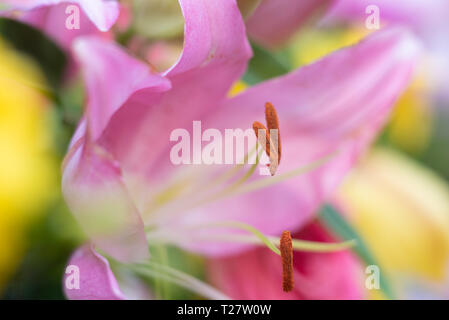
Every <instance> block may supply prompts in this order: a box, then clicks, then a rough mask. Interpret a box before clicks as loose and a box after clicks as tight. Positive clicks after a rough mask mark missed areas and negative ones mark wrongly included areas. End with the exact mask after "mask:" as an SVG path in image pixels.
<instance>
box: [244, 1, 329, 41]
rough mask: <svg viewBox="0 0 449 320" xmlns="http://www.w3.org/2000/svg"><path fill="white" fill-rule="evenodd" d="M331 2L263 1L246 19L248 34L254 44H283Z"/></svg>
mask: <svg viewBox="0 0 449 320" xmlns="http://www.w3.org/2000/svg"><path fill="white" fill-rule="evenodd" d="M330 2H331V0H293V1H292V0H263V1H262V3H261V4H260V5H259V6H258V7H257V8H256V10H255V11H254V13H253V14H252V15H251V16H250V17H249V18H248V20H247V22H246V26H247V28H248V33H249V35H250V36H251V38H253V39H254V40H255V41H256V42H258V43H260V44H261V45H264V46H266V47H277V46H280V45H281V44H282V43H284V42H285V41H286V40H288V38H289V37H290V36H291V35H292V34H293V33H294V32H295V31H297V30H298V28H299V27H300V26H301V25H303V24H304V23H305V22H307V21H308V20H309V19H310V18H312V17H313V16H316V15H317V14H318V13H319V12H320V11H322V10H323V11H324V8H325V7H326V6H327V5H328V4H329V3H330Z"/></svg>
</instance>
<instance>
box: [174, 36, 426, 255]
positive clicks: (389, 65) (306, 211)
mask: <svg viewBox="0 0 449 320" xmlns="http://www.w3.org/2000/svg"><path fill="white" fill-rule="evenodd" d="M417 54H418V48H417V44H416V42H415V40H414V38H412V37H411V36H410V35H409V34H408V33H406V32H404V31H403V30H398V29H396V30H387V31H384V32H379V33H376V34H374V35H373V36H371V37H369V38H368V39H366V40H365V41H363V42H361V43H360V44H358V45H356V46H354V47H349V48H346V49H343V50H340V51H338V52H335V53H333V54H331V55H329V56H327V57H325V58H324V59H322V60H320V61H318V62H317V63H315V64H312V65H310V66H306V67H304V68H301V69H299V70H297V71H294V72H292V73H290V74H288V75H286V76H283V77H280V78H277V79H273V80H270V81H267V82H265V83H262V84H260V85H257V86H255V87H252V88H250V89H248V90H247V91H245V92H244V93H242V94H241V95H239V96H237V97H235V98H233V99H231V100H230V101H229V102H228V103H226V104H225V105H224V106H222V107H221V108H220V109H219V112H217V114H214V115H213V116H211V117H210V118H208V119H206V120H207V121H203V123H204V127H212V128H217V129H219V130H220V131H222V132H223V130H224V128H243V129H247V128H249V127H250V126H251V124H252V122H253V121H255V120H258V121H260V120H263V117H264V115H263V112H264V103H265V102H266V101H271V102H272V103H273V104H274V106H275V107H276V109H277V111H278V115H279V119H280V131H281V140H282V146H283V148H282V149H283V155H282V161H281V163H280V166H279V169H278V173H277V174H282V173H285V172H288V171H290V170H293V169H295V168H299V167H301V166H304V165H307V164H309V163H312V162H313V161H316V160H318V159H320V158H322V157H324V156H326V155H329V154H331V153H333V152H335V151H338V154H336V155H335V156H334V158H332V159H331V160H330V161H329V162H327V163H326V164H325V165H323V166H321V167H320V168H318V169H316V170H314V171H312V172H309V173H307V174H304V175H301V176H299V177H296V178H293V179H290V180H288V181H286V182H282V183H278V184H276V185H274V186H271V187H268V188H265V189H262V190H259V191H255V192H252V193H251V194H246V195H242V196H239V197H234V198H231V199H225V200H222V201H219V202H215V203H212V204H211V205H209V206H206V207H203V208H200V209H195V210H194V211H193V212H190V213H188V214H183V215H182V217H179V218H178V220H177V221H173V222H172V224H173V225H174V226H177V225H195V224H197V223H198V222H201V223H203V224H205V223H208V222H212V223H215V222H217V221H223V220H224V221H229V220H237V221H243V222H246V223H249V224H251V225H253V226H255V227H256V228H258V229H259V230H261V231H262V232H264V233H266V234H278V235H279V234H280V233H281V232H282V231H283V230H286V229H288V230H292V231H294V230H298V229H299V228H301V227H302V226H303V225H304V223H306V222H307V221H308V220H309V219H310V218H312V216H313V214H314V213H315V212H316V210H317V209H318V208H319V206H320V205H321V204H322V203H323V202H324V201H326V200H327V199H328V198H329V197H330V196H331V195H332V193H333V191H334V190H335V189H336V188H337V187H338V185H339V183H340V182H341V181H342V179H343V177H344V176H345V174H346V173H347V172H348V171H349V170H350V169H351V168H352V167H353V166H354V165H355V163H356V161H357V159H358V158H359V157H360V155H361V154H362V153H363V151H364V150H365V149H366V147H367V146H368V144H369V143H370V142H371V141H372V140H373V138H374V137H375V135H376V134H377V132H379V130H380V128H381V126H382V125H383V124H384V123H385V121H386V119H387V117H388V115H389V112H390V110H391V108H392V107H393V105H394V102H395V100H396V98H397V97H398V96H399V94H400V93H401V92H402V91H403V90H404V89H405V88H406V87H407V85H408V83H409V81H410V78H411V76H412V70H413V67H414V64H415V61H416V59H417ZM256 176H257V173H256ZM257 178H259V179H269V177H260V176H258V177H254V179H257ZM216 232H217V230H216V229H214V228H210V229H209V230H207V229H205V230H203V231H202V232H196V233H195V234H194V235H192V236H191V239H192V242H193V239H194V238H195V236H199V235H201V236H202V237H203V239H207V237H208V236H210V238H211V239H213V237H214V234H215V233H216ZM184 245H185V246H186V247H187V248H190V249H193V250H196V251H201V252H204V253H208V254H216V255H222V254H227V253H228V254H229V253H233V252H236V251H238V250H241V249H242V248H245V246H243V245H241V244H234V243H226V244H223V243H219V242H218V243H217V241H215V242H214V241H212V240H209V241H203V242H197V243H184Z"/></svg>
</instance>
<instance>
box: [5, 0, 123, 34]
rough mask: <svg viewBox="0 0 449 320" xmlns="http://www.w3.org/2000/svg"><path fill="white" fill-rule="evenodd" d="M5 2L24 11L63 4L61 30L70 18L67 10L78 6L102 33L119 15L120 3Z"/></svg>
mask: <svg viewBox="0 0 449 320" xmlns="http://www.w3.org/2000/svg"><path fill="white" fill-rule="evenodd" d="M4 2H5V3H6V4H8V5H10V6H11V7H12V8H13V9H16V10H23V11H29V10H33V9H37V8H42V7H50V6H58V5H60V4H62V5H63V6H59V7H60V8H62V9H63V10H61V11H60V12H59V13H60V15H61V16H62V17H63V18H64V19H63V20H61V21H64V23H63V24H61V25H60V26H59V28H60V29H64V28H65V20H66V18H67V17H68V15H67V14H66V13H65V9H66V7H67V6H69V5H71V4H78V5H79V6H80V7H81V8H82V9H83V11H84V13H85V14H86V15H87V17H89V19H90V21H92V23H94V24H95V26H96V27H97V28H98V29H99V30H100V31H108V30H109V29H110V28H111V27H112V25H113V24H114V23H115V21H116V20H117V18H118V15H119V3H118V2H117V1H115V0H5V1H4Z"/></svg>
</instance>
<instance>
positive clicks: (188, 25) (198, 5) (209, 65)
mask: <svg viewBox="0 0 449 320" xmlns="http://www.w3.org/2000/svg"><path fill="white" fill-rule="evenodd" d="M180 5H181V8H182V12H183V14H184V17H185V27H184V29H185V30H184V34H185V35H184V49H183V52H182V55H181V57H180V59H179V60H178V62H177V63H176V64H175V65H174V66H173V67H172V68H171V69H170V70H168V71H167V72H166V73H165V74H164V76H165V77H166V78H167V79H169V80H170V82H171V84H172V88H171V90H169V91H167V92H166V93H165V94H163V95H162V96H161V100H160V101H159V102H158V103H152V107H145V104H146V105H147V106H148V102H147V101H148V100H149V99H148V97H146V96H145V95H144V94H137V95H135V97H133V99H129V100H128V101H127V103H125V105H124V106H123V108H122V110H120V113H118V114H117V115H116V116H115V117H113V119H111V125H110V128H109V130H107V132H105V135H104V139H103V143H104V144H105V145H107V148H108V150H111V152H112V153H113V154H114V156H115V157H116V158H117V159H118V160H119V161H120V162H121V164H122V166H123V167H124V168H125V167H126V168H127V169H128V170H133V171H139V172H138V174H141V173H142V171H143V170H146V171H149V170H150V169H149V168H150V166H151V165H152V164H154V161H155V160H156V159H159V158H160V157H165V155H166V151H167V148H168V146H167V141H170V140H169V138H170V132H171V131H172V130H174V129H176V128H183V127H190V126H191V123H192V120H196V119H200V118H201V117H203V115H204V114H206V113H210V112H214V111H215V110H216V108H217V107H218V106H219V105H220V103H221V102H222V101H223V100H224V99H225V97H226V94H227V92H228V90H229V88H230V87H231V85H232V84H233V83H234V82H235V81H236V80H237V79H239V78H240V76H241V75H242V74H243V72H244V70H245V68H246V66H247V62H248V59H249V58H250V56H251V49H250V47H249V44H248V41H247V38H246V33H245V26H244V24H243V21H242V17H241V15H240V12H239V10H238V7H237V5H236V3H235V1H232V0H227V1H218V0H213V1H211V0H181V1H180ZM123 119H126V121H123ZM149 142H151V143H149ZM142 159H147V160H146V161H145V162H142ZM164 160H165V161H166V162H169V159H168V158H166V157H165V158H164ZM156 171H160V170H158V169H156Z"/></svg>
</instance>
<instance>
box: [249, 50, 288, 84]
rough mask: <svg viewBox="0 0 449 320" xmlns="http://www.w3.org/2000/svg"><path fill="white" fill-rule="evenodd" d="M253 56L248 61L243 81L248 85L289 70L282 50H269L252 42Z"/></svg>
mask: <svg viewBox="0 0 449 320" xmlns="http://www.w3.org/2000/svg"><path fill="white" fill-rule="evenodd" d="M252 49H253V54H254V55H253V58H252V59H251V60H250V61H249V65H248V70H247V71H246V74H245V75H244V76H243V81H245V82H246V83H248V84H250V85H254V84H257V83H259V82H262V81H264V80H268V79H271V78H274V77H277V76H280V75H283V74H286V73H288V72H289V71H290V70H291V66H290V62H289V59H288V58H287V57H286V53H284V52H277V53H274V52H270V51H267V50H265V49H264V48H262V47H259V46H258V45H256V44H252Z"/></svg>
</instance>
